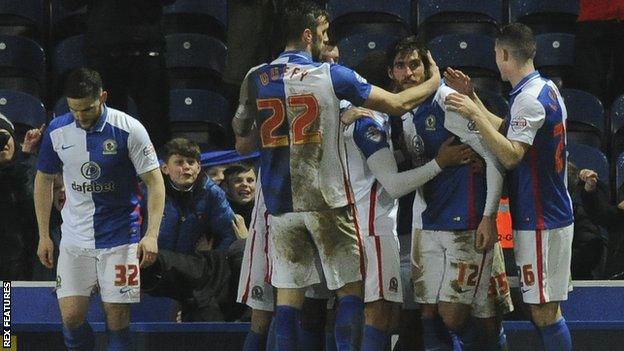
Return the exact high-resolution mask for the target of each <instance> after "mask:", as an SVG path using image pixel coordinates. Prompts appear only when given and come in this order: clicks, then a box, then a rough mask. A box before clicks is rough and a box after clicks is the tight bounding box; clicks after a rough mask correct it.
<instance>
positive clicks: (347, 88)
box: [330, 64, 372, 106]
mask: <svg viewBox="0 0 624 351" xmlns="http://www.w3.org/2000/svg"><path fill="white" fill-rule="evenodd" d="M330 75H331V80H332V85H333V86H334V92H335V93H336V96H337V97H338V99H340V100H348V101H349V102H351V103H352V104H353V105H355V106H361V105H362V104H363V103H364V102H365V101H366V100H367V99H368V96H369V95H370V92H371V88H372V85H370V84H369V83H368V82H367V81H366V79H364V78H362V77H361V76H360V75H359V74H357V73H356V72H355V71H353V70H350V69H348V68H346V67H343V66H340V65H335V64H332V65H331V66H330Z"/></svg>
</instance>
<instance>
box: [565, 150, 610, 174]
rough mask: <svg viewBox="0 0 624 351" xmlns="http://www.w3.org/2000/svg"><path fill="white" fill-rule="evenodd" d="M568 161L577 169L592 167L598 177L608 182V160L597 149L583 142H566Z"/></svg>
mask: <svg viewBox="0 0 624 351" xmlns="http://www.w3.org/2000/svg"><path fill="white" fill-rule="evenodd" d="M567 147H568V162H572V163H574V164H575V165H576V166H577V167H578V168H579V169H583V168H588V169H593V170H594V171H596V172H597V173H598V178H600V179H601V180H603V181H604V182H605V183H606V184H609V162H608V161H607V157H606V156H605V155H604V154H603V153H602V151H600V150H599V149H597V148H595V147H591V146H587V145H583V144H576V143H568V145H567Z"/></svg>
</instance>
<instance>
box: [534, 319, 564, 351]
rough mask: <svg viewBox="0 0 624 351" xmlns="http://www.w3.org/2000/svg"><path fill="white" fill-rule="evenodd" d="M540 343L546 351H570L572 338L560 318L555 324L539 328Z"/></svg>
mask: <svg viewBox="0 0 624 351" xmlns="http://www.w3.org/2000/svg"><path fill="white" fill-rule="evenodd" d="M539 329H540V333H541V335H542V342H543V343H544V350H546V351H555V350H556V351H570V350H572V336H571V335H570V330H569V329H568V326H567V324H566V322H565V319H564V318H563V317H561V319H559V320H558V321H557V322H555V323H554V324H551V325H547V326H545V327H541V328H539Z"/></svg>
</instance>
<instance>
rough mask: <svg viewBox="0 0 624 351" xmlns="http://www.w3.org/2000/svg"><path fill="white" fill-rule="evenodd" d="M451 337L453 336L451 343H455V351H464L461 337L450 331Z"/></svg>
mask: <svg viewBox="0 0 624 351" xmlns="http://www.w3.org/2000/svg"><path fill="white" fill-rule="evenodd" d="M449 335H450V336H451V341H452V342H453V351H462V350H463V349H464V348H463V346H462V342H461V339H460V338H459V335H458V334H457V333H455V332H454V331H452V330H449Z"/></svg>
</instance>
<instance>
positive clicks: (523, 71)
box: [509, 61, 535, 89]
mask: <svg viewBox="0 0 624 351" xmlns="http://www.w3.org/2000/svg"><path fill="white" fill-rule="evenodd" d="M534 71H535V66H534V65H533V62H532V61H529V62H527V63H526V64H525V65H522V66H519V67H518V68H517V69H516V70H514V71H513V73H512V74H510V75H509V83H510V84H511V87H512V89H513V88H515V87H516V86H517V85H518V83H520V81H521V80H522V79H524V77H526V76H528V75H529V74H531V73H533V72H534Z"/></svg>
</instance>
